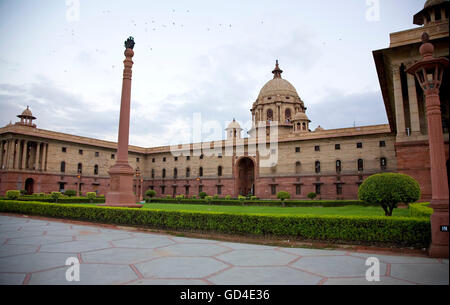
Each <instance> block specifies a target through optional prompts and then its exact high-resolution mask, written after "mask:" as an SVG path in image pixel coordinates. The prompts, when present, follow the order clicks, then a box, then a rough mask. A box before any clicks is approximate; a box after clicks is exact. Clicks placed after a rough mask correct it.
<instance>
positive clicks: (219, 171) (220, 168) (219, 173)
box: [217, 166, 222, 177]
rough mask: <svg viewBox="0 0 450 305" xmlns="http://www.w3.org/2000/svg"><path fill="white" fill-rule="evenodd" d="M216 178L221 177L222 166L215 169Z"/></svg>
mask: <svg viewBox="0 0 450 305" xmlns="http://www.w3.org/2000/svg"><path fill="white" fill-rule="evenodd" d="M217 176H219V177H221V176H222V166H219V167H218V168H217Z"/></svg>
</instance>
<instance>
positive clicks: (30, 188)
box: [25, 178, 34, 195]
mask: <svg viewBox="0 0 450 305" xmlns="http://www.w3.org/2000/svg"><path fill="white" fill-rule="evenodd" d="M25 190H26V191H27V194H28V195H32V194H33V193H34V180H33V178H28V179H27V180H25Z"/></svg>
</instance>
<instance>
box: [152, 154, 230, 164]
mask: <svg viewBox="0 0 450 305" xmlns="http://www.w3.org/2000/svg"><path fill="white" fill-rule="evenodd" d="M204 157H205V155H203V154H201V155H200V156H199V159H203V158H204ZM217 158H222V154H219V155H218V156H217ZM173 160H174V161H178V157H173ZM189 160H191V156H186V161H189ZM166 161H167V157H163V158H162V162H166ZM155 162H156V158H152V163H155Z"/></svg>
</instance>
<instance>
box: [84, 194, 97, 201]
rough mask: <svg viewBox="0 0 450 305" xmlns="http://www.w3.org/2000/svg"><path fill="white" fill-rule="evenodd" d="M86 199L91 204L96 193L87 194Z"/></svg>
mask: <svg viewBox="0 0 450 305" xmlns="http://www.w3.org/2000/svg"><path fill="white" fill-rule="evenodd" d="M86 197H87V198H88V199H89V202H90V203H92V202H93V201H94V199H95V198H97V193H95V192H87V193H86Z"/></svg>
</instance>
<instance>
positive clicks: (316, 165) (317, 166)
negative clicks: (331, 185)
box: [315, 161, 320, 174]
mask: <svg viewBox="0 0 450 305" xmlns="http://www.w3.org/2000/svg"><path fill="white" fill-rule="evenodd" d="M315 169H316V173H317V174H318V173H320V161H316V164H315Z"/></svg>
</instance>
